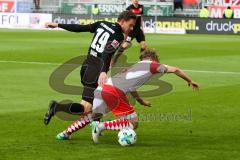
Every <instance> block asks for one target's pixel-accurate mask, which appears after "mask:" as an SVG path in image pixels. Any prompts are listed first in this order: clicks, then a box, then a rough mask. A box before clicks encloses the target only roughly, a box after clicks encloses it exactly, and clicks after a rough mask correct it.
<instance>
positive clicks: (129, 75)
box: [106, 60, 167, 93]
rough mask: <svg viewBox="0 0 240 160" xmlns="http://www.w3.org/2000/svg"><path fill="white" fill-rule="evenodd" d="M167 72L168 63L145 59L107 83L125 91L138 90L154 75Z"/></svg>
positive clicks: (109, 79) (111, 78)
mask: <svg viewBox="0 0 240 160" xmlns="http://www.w3.org/2000/svg"><path fill="white" fill-rule="evenodd" d="M166 72H167V65H164V64H159V63H158V62H156V61H150V60H143V61H140V62H138V63H136V64H134V65H132V66H130V67H129V68H127V69H125V70H123V71H122V72H120V73H118V74H116V75H114V76H113V77H110V78H108V80H107V83H106V84H109V85H113V86H115V87H117V88H119V89H120V90H122V91H123V92H124V93H128V92H132V91H136V90H137V89H138V88H139V87H141V86H142V85H143V84H144V83H146V82H147V81H148V80H149V79H150V78H151V76H152V75H154V74H157V73H162V74H163V73H166Z"/></svg>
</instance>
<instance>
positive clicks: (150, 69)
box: [91, 49, 199, 143]
mask: <svg viewBox="0 0 240 160" xmlns="http://www.w3.org/2000/svg"><path fill="white" fill-rule="evenodd" d="M140 60H141V61H140V62H138V63H137V64H135V65H133V66H130V67H129V68H128V69H126V70H124V71H123V72H121V73H119V74H117V75H115V76H113V77H111V78H108V81H107V83H105V85H104V86H103V87H100V86H99V87H98V88H97V89H96V90H95V92H94V101H93V110H92V115H93V116H95V115H105V114H107V113H108V112H110V111H111V112H112V113H113V114H114V115H115V116H116V117H117V119H115V120H112V121H105V122H98V121H93V122H92V123H91V126H92V139H93V141H94V142H95V143H98V137H99V135H100V133H101V132H102V131H103V130H121V129H123V128H131V129H136V128H137V126H138V117H137V114H136V112H135V110H134V107H133V106H131V104H130V103H129V101H128V99H127V96H126V94H127V93H131V94H132V95H133V97H135V99H136V100H137V101H138V102H139V103H140V104H142V105H144V106H150V105H151V104H150V103H149V102H147V101H144V100H143V99H142V98H141V97H140V96H139V94H138V93H137V91H136V90H137V89H138V88H139V87H141V86H142V85H143V84H144V83H146V82H147V81H148V80H149V79H150V78H151V77H152V76H153V75H154V74H165V73H174V74H176V75H177V76H179V77H181V78H182V79H184V80H185V81H187V83H188V85H189V86H191V87H192V88H193V90H196V89H198V88H199V85H198V84H197V83H196V82H194V81H193V80H192V79H191V78H190V77H189V76H188V75H187V74H186V73H184V72H183V71H182V70H181V69H179V68H177V67H172V66H168V65H164V64H160V63H159V60H158V56H157V54H156V52H155V51H154V50H150V49H146V50H145V51H143V52H142V53H141V56H140Z"/></svg>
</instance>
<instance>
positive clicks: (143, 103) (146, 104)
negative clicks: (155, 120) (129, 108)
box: [136, 98, 152, 107]
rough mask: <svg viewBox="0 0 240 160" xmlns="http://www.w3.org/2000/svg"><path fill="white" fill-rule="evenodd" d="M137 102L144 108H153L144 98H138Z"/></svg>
mask: <svg viewBox="0 0 240 160" xmlns="http://www.w3.org/2000/svg"><path fill="white" fill-rule="evenodd" d="M136 100H137V101H138V103H140V104H141V105H143V106H146V107H152V105H151V103H150V102H148V101H145V100H143V99H142V98H137V99H136Z"/></svg>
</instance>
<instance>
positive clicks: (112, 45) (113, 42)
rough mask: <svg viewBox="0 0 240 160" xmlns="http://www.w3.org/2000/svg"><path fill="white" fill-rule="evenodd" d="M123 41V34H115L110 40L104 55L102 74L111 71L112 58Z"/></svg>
mask: <svg viewBox="0 0 240 160" xmlns="http://www.w3.org/2000/svg"><path fill="white" fill-rule="evenodd" d="M123 40H124V37H123V35H122V33H121V34H120V33H115V34H114V35H113V36H112V38H111V39H109V40H108V43H107V46H106V47H105V49H104V51H103V53H102V60H103V67H102V69H101V72H107V71H108V70H109V66H110V62H111V58H112V56H113V54H114V53H115V52H116V50H117V49H118V48H119V46H120V45H121V43H122V41H123Z"/></svg>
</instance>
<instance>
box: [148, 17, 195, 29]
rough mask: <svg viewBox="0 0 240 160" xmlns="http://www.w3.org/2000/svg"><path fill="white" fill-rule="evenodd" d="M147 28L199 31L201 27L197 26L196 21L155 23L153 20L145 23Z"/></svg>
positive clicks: (163, 21)
mask: <svg viewBox="0 0 240 160" xmlns="http://www.w3.org/2000/svg"><path fill="white" fill-rule="evenodd" d="M144 27H145V28H155V27H156V29H161V28H182V29H185V30H199V27H198V26H197V25H196V20H194V19H190V20H183V19H182V20H180V21H179V20H175V21H174V20H160V21H157V22H155V21H154V20H153V19H151V20H149V21H145V22H144Z"/></svg>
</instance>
